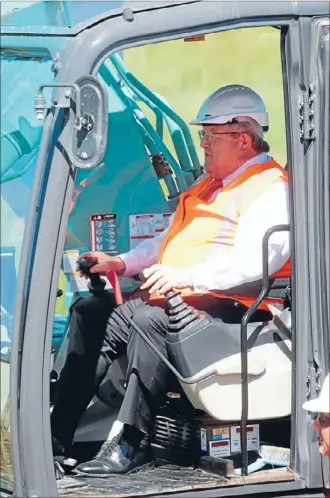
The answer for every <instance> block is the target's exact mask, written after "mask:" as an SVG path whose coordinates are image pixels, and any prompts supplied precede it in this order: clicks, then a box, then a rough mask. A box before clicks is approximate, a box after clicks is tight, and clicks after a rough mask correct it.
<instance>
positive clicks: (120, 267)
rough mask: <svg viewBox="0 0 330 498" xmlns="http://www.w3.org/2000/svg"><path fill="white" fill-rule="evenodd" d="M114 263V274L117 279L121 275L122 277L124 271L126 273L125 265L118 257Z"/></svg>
mask: <svg viewBox="0 0 330 498" xmlns="http://www.w3.org/2000/svg"><path fill="white" fill-rule="evenodd" d="M116 263H118V266H117V265H116V266H117V268H116V273H117V275H118V276H119V277H121V276H122V275H124V273H125V271H126V264H125V261H124V260H122V259H121V258H120V257H119V256H116Z"/></svg>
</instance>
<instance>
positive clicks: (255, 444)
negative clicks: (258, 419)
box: [230, 425, 260, 453]
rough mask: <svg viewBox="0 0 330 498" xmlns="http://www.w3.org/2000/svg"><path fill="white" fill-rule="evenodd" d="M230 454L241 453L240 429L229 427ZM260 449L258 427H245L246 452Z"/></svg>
mask: <svg viewBox="0 0 330 498" xmlns="http://www.w3.org/2000/svg"><path fill="white" fill-rule="evenodd" d="M230 432H231V434H230V439H231V452H232V453H238V452H240V451H241V429H240V427H231V430H230ZM259 448H260V437H259V425H248V426H247V449H248V451H253V450H256V451H258V450H259Z"/></svg>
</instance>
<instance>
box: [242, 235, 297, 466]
mask: <svg viewBox="0 0 330 498" xmlns="http://www.w3.org/2000/svg"><path fill="white" fill-rule="evenodd" d="M289 231H290V225H276V226H275V227H272V228H270V229H269V230H267V232H266V233H265V235H264V236H263V239H262V287H261V291H260V294H259V296H258V297H257V299H256V300H255V301H254V303H253V304H252V306H250V308H249V309H248V310H247V311H246V313H245V314H244V316H243V318H242V321H241V382H242V417H241V432H240V437H241V454H242V475H248V451H247V427H246V424H247V421H248V409H249V390H248V359H247V355H248V340H247V325H248V323H249V320H250V318H251V316H252V315H253V313H254V312H255V311H256V310H257V308H258V306H259V305H260V304H261V303H262V301H263V300H264V299H265V297H266V296H267V294H268V292H269V289H270V279H269V266H268V255H269V251H268V249H269V248H268V243H269V239H270V237H271V235H273V233H275V232H289Z"/></svg>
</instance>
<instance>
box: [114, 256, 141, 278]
mask: <svg viewBox="0 0 330 498" xmlns="http://www.w3.org/2000/svg"><path fill="white" fill-rule="evenodd" d="M118 258H120V259H121V260H122V261H123V262H124V265H125V271H124V273H123V277H134V276H135V275H138V274H139V273H140V271H141V270H143V268H141V262H140V261H138V260H137V258H136V254H134V251H128V252H125V253H123V254H118Z"/></svg>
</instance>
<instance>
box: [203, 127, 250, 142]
mask: <svg viewBox="0 0 330 498" xmlns="http://www.w3.org/2000/svg"><path fill="white" fill-rule="evenodd" d="M198 135H199V138H200V139H201V140H203V139H204V138H205V140H207V141H208V142H214V140H216V139H217V135H240V132H239V131H204V130H199V131H198Z"/></svg>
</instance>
